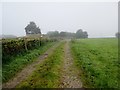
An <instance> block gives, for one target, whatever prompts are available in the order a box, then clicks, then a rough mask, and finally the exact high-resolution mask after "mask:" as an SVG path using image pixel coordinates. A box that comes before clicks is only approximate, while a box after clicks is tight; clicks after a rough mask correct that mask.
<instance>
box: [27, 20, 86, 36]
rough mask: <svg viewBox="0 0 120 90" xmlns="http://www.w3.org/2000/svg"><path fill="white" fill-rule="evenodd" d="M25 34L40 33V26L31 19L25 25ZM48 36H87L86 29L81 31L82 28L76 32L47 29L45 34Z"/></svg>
mask: <svg viewBox="0 0 120 90" xmlns="http://www.w3.org/2000/svg"><path fill="white" fill-rule="evenodd" d="M25 32H26V35H33V34H41V30H40V28H39V27H38V26H37V25H36V24H35V22H33V21H31V22H30V23H29V24H28V25H27V26H26V27H25ZM46 35H47V36H49V37H50V38H53V37H54V38H57V37H61V38H88V34H87V32H86V31H83V30H82V29H79V30H77V32H76V33H71V32H64V31H62V32H59V31H49V32H48V33H47V34H46Z"/></svg>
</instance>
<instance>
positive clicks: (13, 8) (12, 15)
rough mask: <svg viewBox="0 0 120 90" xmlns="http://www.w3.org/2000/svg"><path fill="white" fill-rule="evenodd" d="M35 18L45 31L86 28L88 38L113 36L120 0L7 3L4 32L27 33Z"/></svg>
mask: <svg viewBox="0 0 120 90" xmlns="http://www.w3.org/2000/svg"><path fill="white" fill-rule="evenodd" d="M30 21H34V22H35V23H36V25H37V26H39V27H40V29H41V32H42V33H43V34H45V33H47V32H48V31H55V30H57V31H68V32H76V31H77V30H78V29H83V30H84V31H87V32H88V35H89V37H90V38H91V37H114V36H115V33H116V32H118V3H117V2H34V3H33V2H31V3H30V2H29V3H28V2H21V3H18V2H16V3H15V2H4V3H2V34H12V35H16V36H24V35H25V29H24V28H25V27H26V26H27V24H29V22H30Z"/></svg>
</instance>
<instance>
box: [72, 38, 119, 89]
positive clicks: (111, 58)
mask: <svg viewBox="0 0 120 90" xmlns="http://www.w3.org/2000/svg"><path fill="white" fill-rule="evenodd" d="M71 50H72V53H73V55H74V59H75V63H76V65H77V67H78V68H79V70H81V71H82V75H81V79H82V82H83V84H84V87H89V88H93V87H94V88H118V86H119V85H118V68H119V67H120V65H119V63H118V39H115V38H109V39H80V40H74V41H72V42H71Z"/></svg>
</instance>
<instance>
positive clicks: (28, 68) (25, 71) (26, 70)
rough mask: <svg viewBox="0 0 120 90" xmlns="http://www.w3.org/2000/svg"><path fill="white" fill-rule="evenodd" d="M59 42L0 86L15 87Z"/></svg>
mask: <svg viewBox="0 0 120 90" xmlns="http://www.w3.org/2000/svg"><path fill="white" fill-rule="evenodd" d="M59 44H60V43H57V44H56V45H54V46H52V47H51V48H50V49H48V50H47V51H46V52H45V53H44V54H42V55H40V56H39V57H38V59H37V60H36V61H35V62H33V63H32V64H30V65H27V66H26V67H25V68H24V69H23V70H22V71H21V72H19V73H18V74H17V75H16V76H15V77H14V78H13V79H11V80H9V81H8V82H7V83H4V84H3V85H2V88H15V87H16V85H18V84H19V83H20V82H22V81H23V80H25V79H26V78H27V77H28V76H29V75H30V74H31V73H32V72H33V71H34V70H35V69H36V65H38V64H40V63H41V62H43V61H44V59H46V58H47V57H48V56H49V55H52V53H53V52H54V50H55V49H56V48H57V47H58V46H59Z"/></svg>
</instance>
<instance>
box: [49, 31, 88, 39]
mask: <svg viewBox="0 0 120 90" xmlns="http://www.w3.org/2000/svg"><path fill="white" fill-rule="evenodd" d="M47 36H49V37H51V38H52V37H61V38H88V34H87V32H86V31H83V30H82V29H79V30H77V32H76V33H71V32H64V31H61V32H58V31H49V32H48V33H47Z"/></svg>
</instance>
